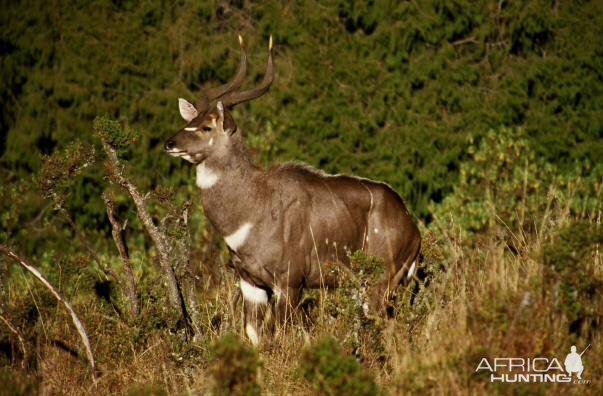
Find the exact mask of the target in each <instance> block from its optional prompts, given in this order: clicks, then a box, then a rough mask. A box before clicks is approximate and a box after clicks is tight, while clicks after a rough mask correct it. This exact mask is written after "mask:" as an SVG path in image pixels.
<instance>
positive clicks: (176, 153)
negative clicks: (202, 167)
mask: <svg viewBox="0 0 603 396" xmlns="http://www.w3.org/2000/svg"><path fill="white" fill-rule="evenodd" d="M165 152H166V153H168V154H169V155H171V156H172V157H176V158H182V159H185V160H187V161H188V162H191V163H193V164H200V163H201V162H203V161H205V159H206V158H207V156H206V155H203V154H200V153H198V154H190V153H188V152H187V151H182V150H178V149H171V150H165Z"/></svg>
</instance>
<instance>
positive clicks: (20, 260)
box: [0, 245, 96, 384]
mask: <svg viewBox="0 0 603 396" xmlns="http://www.w3.org/2000/svg"><path fill="white" fill-rule="evenodd" d="M0 252H2V253H4V254H6V255H7V256H8V257H10V258H12V259H13V260H15V261H16V262H17V263H19V264H21V265H22V266H23V267H25V269H27V270H28V271H29V272H31V273H32V274H33V275H34V276H35V277H36V278H38V280H39V281H40V282H42V283H43V284H44V286H46V287H47V288H48V289H49V290H50V292H51V293H52V294H53V295H54V296H55V297H56V299H57V300H59V301H60V302H61V303H63V305H64V306H65V309H67V311H68V312H69V313H70V314H71V319H72V320H73V324H74V325H75V327H76V328H77V331H78V333H79V335H80V338H81V339H82V343H83V344H84V347H85V349H86V354H87V355H88V361H89V362H90V370H91V374H92V381H93V382H94V383H95V384H96V364H95V363H94V356H93V355H92V349H91V348H90V341H89V340H88V335H86V330H85V329H84V325H83V324H82V322H81V321H80V319H79V318H78V316H77V314H76V313H75V311H74V310H73V308H72V307H71V304H69V302H68V301H67V300H65V298H63V296H61V295H60V294H59V292H58V291H57V289H56V288H55V287H54V286H53V285H52V284H51V283H50V282H49V281H48V279H46V278H45V277H44V275H42V274H41V273H40V271H38V269H37V268H36V267H34V266H32V265H31V264H29V263H28V262H27V261H25V259H23V258H21V257H19V256H18V255H17V254H16V253H15V252H13V251H12V250H11V249H9V248H8V247H6V246H4V245H0Z"/></svg>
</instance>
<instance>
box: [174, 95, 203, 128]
mask: <svg viewBox="0 0 603 396" xmlns="http://www.w3.org/2000/svg"><path fill="white" fill-rule="evenodd" d="M178 106H179V107H180V115H181V116H182V118H184V121H186V122H190V121H191V120H192V119H194V118H195V117H197V116H198V115H199V112H197V109H195V106H193V105H192V104H191V103H189V102H188V101H186V100H185V99H182V98H178Z"/></svg>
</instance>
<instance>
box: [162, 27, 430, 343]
mask: <svg viewBox="0 0 603 396" xmlns="http://www.w3.org/2000/svg"><path fill="white" fill-rule="evenodd" d="M239 44H240V53H241V55H240V56H241V59H240V64H239V66H238V71H237V73H236V74H235V76H234V77H233V79H232V80H231V81H230V82H228V83H226V84H224V85H222V86H220V87H217V88H213V89H207V90H204V91H202V93H201V94H200V96H199V98H198V99H197V101H196V102H195V104H194V105H193V104H191V103H189V102H188V101H186V100H185V99H182V98H180V99H178V101H179V107H180V114H181V116H182V118H184V120H185V121H186V122H187V124H186V126H185V127H184V128H182V129H181V130H180V131H178V133H176V134H175V135H174V136H172V137H171V138H170V139H168V140H167V141H166V143H165V147H164V148H165V151H166V152H167V153H168V154H170V155H172V156H174V157H179V158H183V159H185V160H186V161H188V162H191V163H192V164H194V165H195V166H196V184H197V187H199V190H200V195H201V204H202V206H203V209H204V212H205V215H206V216H207V218H208V220H209V221H210V222H211V224H212V225H213V226H214V227H215V229H216V230H217V232H218V233H219V234H220V235H222V236H223V237H224V240H225V241H226V244H227V245H228V248H229V251H230V253H231V258H232V263H233V266H234V268H235V270H236V272H237V274H238V276H239V277H240V290H241V294H242V295H243V318H244V319H243V320H244V327H245V332H246V334H247V336H248V338H249V340H250V341H251V343H252V344H254V345H257V344H258V343H259V341H260V336H261V332H262V326H263V321H264V316H265V313H266V309H267V306H268V301H269V299H272V298H273V296H274V298H275V300H276V301H275V305H274V310H275V311H274V312H275V316H276V320H277V322H279V323H283V321H285V320H286V318H288V316H289V315H290V313H291V311H292V309H293V308H294V307H296V304H297V303H298V301H299V297H300V294H301V292H302V290H303V289H304V288H319V287H323V286H326V287H337V283H338V282H337V277H336V276H330V275H329V274H325V273H324V272H323V271H322V270H321V264H324V263H326V262H336V263H339V264H342V265H349V258H348V253H349V252H355V251H357V250H363V251H365V252H366V254H368V255H372V256H378V257H381V258H383V260H384V265H385V270H384V273H383V275H382V276H381V278H380V279H379V280H378V282H377V285H376V286H375V289H374V292H373V293H371V297H370V302H369V303H365V304H364V308H365V309H367V308H368V309H373V310H375V311H378V312H379V313H383V311H384V308H383V306H384V300H385V299H387V298H389V296H390V293H391V292H392V291H393V289H394V288H395V287H397V286H398V285H399V284H400V283H405V282H407V281H408V280H409V279H411V278H412V276H413V274H414V272H415V271H416V264H417V257H418V255H419V250H420V245H421V235H420V232H419V230H418V228H417V226H416V225H415V224H414V222H413V220H412V218H411V216H410V214H409V213H408V210H407V209H406V206H405V205H404V203H403V201H402V199H401V198H400V196H399V195H398V194H397V193H396V192H394V190H393V189H392V188H391V187H390V186H389V185H387V184H386V183H382V182H377V181H372V180H368V179H364V178H360V177H354V176H346V175H330V174H326V173H324V172H322V171H320V170H316V169H313V168H311V167H310V166H307V165H303V164H299V163H284V164H277V165H272V166H270V167H268V168H267V169H262V168H260V167H258V166H255V165H253V164H252V163H251V160H250V157H249V154H248V151H247V148H246V145H245V137H244V135H243V131H242V129H241V128H240V127H239V126H238V125H237V123H236V122H235V121H234V119H233V117H232V114H231V109H232V107H233V106H235V105H237V104H240V103H243V102H245V101H248V100H252V99H255V98H258V97H259V96H261V95H263V94H264V93H265V92H266V91H268V89H269V88H270V85H271V84H272V81H273V79H274V65H273V59H272V58H273V47H272V37H270V41H269V45H268V62H267V66H266V72H265V75H264V78H263V80H262V82H261V83H260V84H259V85H257V86H256V87H254V88H251V89H248V90H245V91H237V89H238V88H239V86H240V85H241V83H242V82H243V79H244V77H245V74H246V67H247V53H246V50H245V45H244V43H243V39H242V37H241V36H239ZM212 101H217V102H216V104H214V105H211V103H212Z"/></svg>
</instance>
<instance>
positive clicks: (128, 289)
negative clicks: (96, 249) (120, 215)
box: [102, 193, 140, 317]
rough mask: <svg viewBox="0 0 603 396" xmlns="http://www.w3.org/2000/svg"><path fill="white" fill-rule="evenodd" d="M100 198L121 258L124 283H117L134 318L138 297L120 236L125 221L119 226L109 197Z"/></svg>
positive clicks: (122, 238) (137, 311)
mask: <svg viewBox="0 0 603 396" xmlns="http://www.w3.org/2000/svg"><path fill="white" fill-rule="evenodd" d="M102 198H103V201H104V202H105V206H106V207H107V216H108V217H109V222H110V223H111V228H112V231H111V234H112V235H113V241H114V242H115V246H116V247H117V250H118V251H119V255H120V256H121V262H122V264H123V266H124V274H125V277H126V282H125V284H122V282H121V281H118V283H119V286H120V287H121V289H122V291H123V292H124V294H125V295H126V297H127V299H128V302H129V303H130V314H131V315H132V316H133V317H136V316H138V314H139V313H140V306H139V305H138V297H137V296H136V294H137V293H136V282H135V281H134V274H133V273H132V265H131V264H130V256H129V255H128V250H127V249H126V242H125V240H124V236H123V234H122V231H123V230H125V229H126V225H127V220H126V221H125V222H124V223H123V224H119V222H118V221H117V219H116V218H115V209H114V207H113V202H112V201H111V200H110V199H109V195H108V194H107V193H103V194H102Z"/></svg>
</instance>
